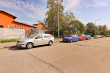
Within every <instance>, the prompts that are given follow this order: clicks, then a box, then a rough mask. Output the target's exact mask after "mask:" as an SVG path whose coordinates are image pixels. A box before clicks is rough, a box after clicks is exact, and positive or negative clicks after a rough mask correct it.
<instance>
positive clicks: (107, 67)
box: [0, 37, 110, 73]
mask: <svg viewBox="0 0 110 73" xmlns="http://www.w3.org/2000/svg"><path fill="white" fill-rule="evenodd" d="M109 44H110V38H109V37H108V38H100V39H92V40H85V41H78V42H73V43H64V42H59V43H54V44H53V45H52V46H47V45H43V46H36V47H34V48H32V49H18V48H16V47H11V48H7V49H1V50H0V73H110V45H109Z"/></svg>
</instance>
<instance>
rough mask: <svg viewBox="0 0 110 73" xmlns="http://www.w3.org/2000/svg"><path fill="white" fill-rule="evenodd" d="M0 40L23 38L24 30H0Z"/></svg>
mask: <svg viewBox="0 0 110 73" xmlns="http://www.w3.org/2000/svg"><path fill="white" fill-rule="evenodd" d="M0 33H1V35H0V39H9V38H24V37H25V30H24V29H13V28H0Z"/></svg>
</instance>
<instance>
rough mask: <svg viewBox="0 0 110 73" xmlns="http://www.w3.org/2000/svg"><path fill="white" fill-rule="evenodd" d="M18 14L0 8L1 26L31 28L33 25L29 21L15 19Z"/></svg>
mask: <svg viewBox="0 0 110 73" xmlns="http://www.w3.org/2000/svg"><path fill="white" fill-rule="evenodd" d="M16 18H17V16H15V15H13V14H11V13H9V12H7V11H5V10H2V9H0V27H1V28H18V29H31V28H33V26H32V25H29V24H27V23H23V22H19V21H15V19H16Z"/></svg>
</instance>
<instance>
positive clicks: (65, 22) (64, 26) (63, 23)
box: [60, 11, 75, 35]
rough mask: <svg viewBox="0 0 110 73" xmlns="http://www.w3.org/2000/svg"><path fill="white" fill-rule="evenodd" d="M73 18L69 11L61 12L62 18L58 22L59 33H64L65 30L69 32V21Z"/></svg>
mask: <svg viewBox="0 0 110 73" xmlns="http://www.w3.org/2000/svg"><path fill="white" fill-rule="evenodd" d="M74 19H75V16H74V14H73V13H72V12H71V11H68V12H65V13H64V14H63V20H62V21H61V23H60V35H65V34H66V33H67V32H69V30H70V27H69V23H70V21H72V20H74ZM65 32H66V33H65ZM69 33H70V32H69Z"/></svg>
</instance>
